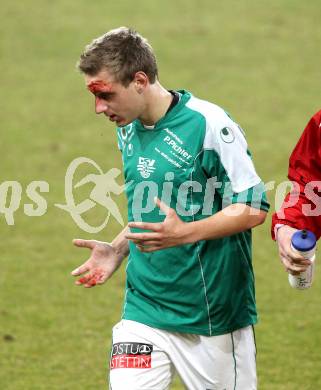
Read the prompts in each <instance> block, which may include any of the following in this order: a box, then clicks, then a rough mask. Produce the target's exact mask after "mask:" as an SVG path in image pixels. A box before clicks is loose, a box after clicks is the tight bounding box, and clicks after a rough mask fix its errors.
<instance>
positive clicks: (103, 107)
mask: <svg viewBox="0 0 321 390" xmlns="http://www.w3.org/2000/svg"><path fill="white" fill-rule="evenodd" d="M107 109H108V106H107V103H106V101H104V100H103V99H99V98H98V97H96V99H95V111H96V114H101V113H102V112H105V111H107Z"/></svg>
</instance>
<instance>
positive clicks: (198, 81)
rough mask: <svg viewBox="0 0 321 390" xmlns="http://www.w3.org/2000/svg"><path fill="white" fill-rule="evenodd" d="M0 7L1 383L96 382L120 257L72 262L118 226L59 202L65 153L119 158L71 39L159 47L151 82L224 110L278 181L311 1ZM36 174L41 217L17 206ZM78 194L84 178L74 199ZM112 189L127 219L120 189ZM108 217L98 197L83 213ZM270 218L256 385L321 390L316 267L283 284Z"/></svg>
mask: <svg viewBox="0 0 321 390" xmlns="http://www.w3.org/2000/svg"><path fill="white" fill-rule="evenodd" d="M0 18H1V20H0V21H1V23H0V39H1V41H0V65H1V72H0V85H1V88H0V96H1V105H0V120H1V138H0V156H1V160H0V183H2V182H4V181H8V180H16V181H19V182H20V183H21V185H22V187H23V194H22V199H21V205H20V208H19V210H18V211H17V212H16V213H15V214H14V222H15V224H14V226H8V225H7V223H6V221H5V218H4V215H3V214H0V233H1V235H0V249H1V252H0V253H1V255H0V389H1V390H3V389H8V390H13V389H15V390H16V389H19V390H20V389H21V390H38V389H39V390H40V389H60V390H62V389H68V390H80V389H104V388H106V379H105V378H106V375H107V368H106V367H107V361H108V359H107V354H108V349H109V345H110V336H111V326H112V324H114V323H115V322H117V321H118V319H119V317H120V312H121V306H122V299H123V285H124V269H121V270H120V271H119V272H118V273H117V275H115V276H114V278H113V279H112V280H110V282H108V284H107V285H104V286H103V287H97V288H94V289H91V290H85V289H82V288H77V287H75V286H74V285H73V280H72V278H71V277H70V274H69V273H70V271H71V270H72V269H73V268H75V267H76V266H77V265H79V264H80V263H82V262H83V261H84V260H85V259H86V256H87V254H88V253H87V252H86V250H80V249H76V248H73V246H72V244H71V240H72V238H74V237H83V238H96V239H101V240H106V241H109V240H112V238H113V237H114V236H115V235H116V233H117V232H118V231H119V230H120V226H119V225H118V223H117V222H116V221H115V220H114V219H113V218H111V219H110V221H109V223H108V225H107V227H106V229H105V230H104V231H102V232H100V233H99V234H96V235H91V234H87V233H84V232H83V231H81V230H80V229H79V228H78V227H77V226H76V224H75V223H74V222H73V220H72V219H71V217H70V215H68V214H67V213H66V212H64V211H62V210H59V209H57V208H56V207H54V204H55V203H64V176H65V172H66V169H67V166H68V165H69V163H70V162H71V161H72V160H73V159H74V158H76V157H79V156H86V157H88V158H91V159H93V160H95V161H96V162H97V163H98V164H99V165H100V166H101V167H102V169H103V170H104V171H107V170H108V169H110V168H112V167H118V168H120V167H121V160H120V155H119V153H118V151H117V147H116V137H115V131H114V128H113V126H112V124H111V123H109V122H106V119H104V118H103V117H96V116H95V114H94V111H93V98H92V97H91V96H90V95H89V94H88V92H86V90H85V88H84V83H83V80H82V77H81V76H80V75H79V74H78V73H77V72H76V71H75V62H76V61H77V59H78V56H79V54H80V52H81V51H82V49H83V47H84V45H85V44H87V43H88V42H89V41H90V40H91V39H92V38H94V37H96V36H98V35H100V34H102V33H103V32H105V31H107V30H109V29H111V28H114V27H117V26H120V25H129V26H132V27H134V28H136V29H137V30H139V31H140V32H141V33H142V34H143V35H145V36H147V37H148V38H149V40H150V42H151V43H152V45H153V46H154V48H155V51H156V54H157V56H158V62H159V68H160V79H161V82H162V83H163V84H164V85H165V86H166V87H168V88H182V87H183V88H186V89H190V90H192V91H193V93H194V94H195V95H197V96H199V97H202V98H204V99H208V100H210V101H213V102H215V103H217V104H219V105H221V106H223V107H224V108H225V109H226V110H227V111H229V112H230V113H231V114H232V115H233V117H234V118H236V120H237V121H238V122H239V123H240V124H241V125H242V127H243V128H244V129H245V130H246V133H247V139H248V142H249V144H250V147H251V151H252V153H253V156H254V160H255V163H256V166H257V169H258V172H259V174H260V175H261V177H262V178H263V180H264V181H271V180H274V181H276V184H278V183H280V182H281V181H282V180H284V179H285V176H286V171H287V161H288V156H289V153H290V151H291V150H292V148H293V147H294V145H295V143H296V141H297V139H298V137H299V135H300V133H301V131H302V129H303V127H304V126H305V124H306V122H307V120H308V119H309V117H310V116H311V115H312V114H313V113H314V112H316V111H317V110H318V109H320V80H321V78H320V76H321V61H320V47H321V23H320V20H321V3H320V0H309V1H305V2H303V1H301V0H270V1H267V0H261V1H260V0H258V1H254V0H252V1H251V0H244V1H236V0H226V1H224V2H223V1H213V0H212V1H210V0H198V1H195V0H189V1H182V0H177V1H169V0H163V1H162V2H157V1H147V0H137V1H135V2H131V1H122V0H119V1H109V0H108V1H106V0H105V1H102V0H97V1H95V2H91V3H90V2H88V1H84V0H78V1H62V0H56V1H44V0H42V1H40V0H27V1H25V2H21V1H17V0H12V1H10V2H9V1H8V0H5V2H4V3H2V5H1V14H0ZM32 180H45V181H47V182H48V183H49V185H50V191H49V193H47V194H44V196H45V198H46V200H47V202H48V210H47V213H46V214H45V215H44V216H42V217H28V216H26V215H25V214H24V212H23V204H25V203H30V201H29V200H28V197H27V196H26V193H25V190H26V186H27V185H28V183H30V182H31V181H32ZM86 194H88V187H86V188H85V189H84V191H83V192H81V193H80V194H79V198H81V197H84V198H85V197H86ZM269 196H270V201H271V204H272V211H273V210H274V192H273V191H271V192H270V193H269ZM117 203H118V205H119V207H121V209H122V211H123V216H124V217H125V199H124V198H123V197H119V198H117ZM103 215H104V211H103V209H100V208H99V207H97V209H96V210H95V211H94V212H93V213H92V215H91V216H90V218H91V221H92V222H95V223H97V224H98V223H100V222H101V221H102V219H103ZM269 229H270V219H269V220H268V221H267V222H266V223H265V225H263V226H261V227H259V228H257V229H256V230H255V232H254V266H255V272H256V286H257V303H258V309H259V313H260V323H259V325H258V326H257V327H256V333H257V344H258V375H259V388H260V389H261V390H299V389H300V390H318V389H320V388H321V377H320V371H321V359H320V347H321V331H320V330H321V310H320V300H321V299H320V297H321V274H320V272H321V271H320V270H321V267H317V272H316V280H315V283H314V285H313V287H312V288H311V290H309V291H305V292H298V291H295V290H292V289H291V288H290V287H289V285H288V282H287V275H286V274H285V272H284V271H283V268H282V267H281V265H280V263H279V260H278V256H277V251H276V247H275V244H274V243H273V242H272V241H271V239H270V234H269ZM172 388H173V389H175V390H178V389H181V388H182V385H181V384H180V382H179V381H178V380H176V381H175V384H174V385H173V387H172ZM242 390H246V389H242Z"/></svg>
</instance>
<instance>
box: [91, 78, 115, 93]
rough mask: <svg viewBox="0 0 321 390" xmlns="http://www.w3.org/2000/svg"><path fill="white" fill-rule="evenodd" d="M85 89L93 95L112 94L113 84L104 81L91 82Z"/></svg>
mask: <svg viewBox="0 0 321 390" xmlns="http://www.w3.org/2000/svg"><path fill="white" fill-rule="evenodd" d="M87 88H88V89H89V91H90V92H92V93H93V94H96V93H98V92H112V88H113V84H112V83H106V82H104V81H92V82H91V83H89V84H88V85H87Z"/></svg>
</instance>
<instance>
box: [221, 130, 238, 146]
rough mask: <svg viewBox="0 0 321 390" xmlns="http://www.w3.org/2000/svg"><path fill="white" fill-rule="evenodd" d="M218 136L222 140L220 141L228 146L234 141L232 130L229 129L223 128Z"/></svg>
mask: <svg viewBox="0 0 321 390" xmlns="http://www.w3.org/2000/svg"><path fill="white" fill-rule="evenodd" d="M220 136H221V138H222V141H223V142H226V143H227V144H230V143H232V142H234V140H235V135H234V133H233V130H232V129H231V128H229V127H224V128H223V129H222V130H221V132H220Z"/></svg>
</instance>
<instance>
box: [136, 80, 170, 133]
mask: <svg viewBox="0 0 321 390" xmlns="http://www.w3.org/2000/svg"><path fill="white" fill-rule="evenodd" d="M172 98H173V96H172V94H171V93H170V92H168V91H167V90H166V89H165V88H164V87H162V86H161V84H160V83H159V82H158V81H156V82H155V83H154V84H151V85H150V88H149V90H148V91H146V107H145V110H144V112H143V114H142V115H141V116H140V118H139V120H140V121H141V122H142V124H143V125H146V126H153V125H154V124H155V123H156V122H158V121H159V120H160V119H161V118H162V117H163V116H164V115H165V114H166V112H167V110H168V107H169V106H170V104H171V101H172Z"/></svg>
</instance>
